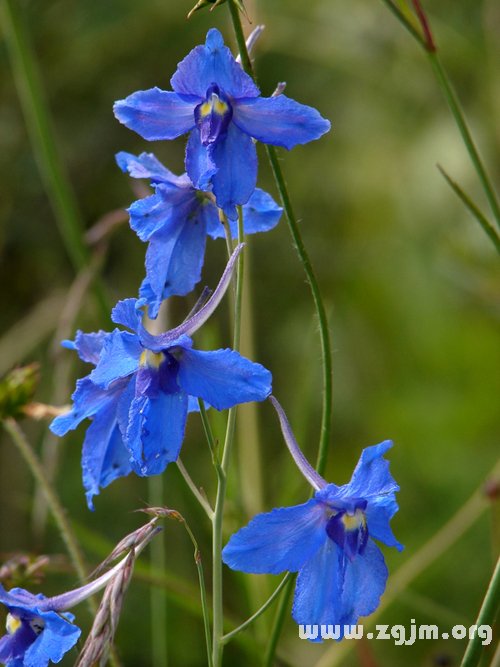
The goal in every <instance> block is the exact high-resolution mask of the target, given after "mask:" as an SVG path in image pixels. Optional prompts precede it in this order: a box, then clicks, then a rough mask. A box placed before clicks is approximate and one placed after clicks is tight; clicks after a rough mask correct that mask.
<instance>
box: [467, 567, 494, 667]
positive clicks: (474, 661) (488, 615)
mask: <svg viewBox="0 0 500 667" xmlns="http://www.w3.org/2000/svg"><path fill="white" fill-rule="evenodd" d="M499 602H500V558H499V559H498V560H497V564H496V567H495V571H494V572H493V576H492V577H491V581H490V584H489V586H488V590H487V591H486V595H485V596H484V600H483V604H482V605H481V609H480V611H479V615H478V617H477V621H476V625H477V626H480V625H489V626H490V627H492V626H493V624H494V622H495V617H496V614H497V611H498V608H499ZM482 648H483V645H482V640H481V637H479V635H478V633H477V628H476V632H475V634H474V636H473V637H472V639H471V640H470V641H469V643H468V645H467V648H466V649H465V653H464V657H463V659H462V663H461V667H476V666H477V665H478V664H479V660H480V659H481V651H482Z"/></svg>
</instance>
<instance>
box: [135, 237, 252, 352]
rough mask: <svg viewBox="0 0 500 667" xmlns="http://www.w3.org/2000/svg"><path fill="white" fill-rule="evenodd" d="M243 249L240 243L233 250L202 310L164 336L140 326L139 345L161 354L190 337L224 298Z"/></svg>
mask: <svg viewBox="0 0 500 667" xmlns="http://www.w3.org/2000/svg"><path fill="white" fill-rule="evenodd" d="M243 247H244V244H243V243H240V245H238V246H237V247H236V248H235V250H234V252H233V254H232V255H231V257H230V259H229V261H228V263H227V265H226V268H225V270H224V273H223V274H222V277H221V279H220V281H219V284H218V285H217V287H216V289H215V290H214V292H213V294H212V296H211V297H210V299H209V300H208V301H207V302H206V304H205V305H204V306H203V307H202V308H200V310H198V311H197V312H196V313H195V314H194V315H193V316H192V317H190V318H188V319H187V320H186V321H185V322H183V323H182V324H180V325H179V326H178V327H175V329H171V330H170V331H167V332H166V333H164V334H160V335H159V336H153V335H151V334H150V333H149V332H148V331H146V329H144V327H143V326H142V325H141V327H140V329H139V331H138V333H139V337H140V340H141V343H142V344H143V346H144V347H145V348H147V349H148V350H152V351H153V352H161V351H162V350H165V349H167V348H168V347H170V346H171V345H173V344H174V343H175V342H176V341H178V339H179V338H180V337H181V336H183V335H188V336H190V335H191V334H193V333H194V332H195V331H196V330H197V329H199V328H200V327H201V326H202V325H203V324H204V323H205V322H206V321H207V320H208V318H209V317H210V316H211V315H212V313H213V312H214V310H215V309H216V308H217V306H218V305H219V303H220V302H221V300H222V297H223V296H224V294H225V293H226V290H227V288H228V287H229V283H230V281H231V277H232V275H233V271H234V267H235V265H236V261H237V259H238V256H239V254H240V252H241V251H242V250H243Z"/></svg>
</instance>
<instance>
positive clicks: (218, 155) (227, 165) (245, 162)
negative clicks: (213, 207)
mask: <svg viewBox="0 0 500 667" xmlns="http://www.w3.org/2000/svg"><path fill="white" fill-rule="evenodd" d="M212 155H213V161H214V162H215V164H216V166H217V172H216V173H215V174H214V175H213V176H212V187H213V192H214V195H215V199H216V201H217V206H218V207H219V208H222V209H223V211H224V213H225V214H226V215H227V217H228V218H229V219H230V220H236V219H237V217H238V212H237V210H236V206H238V205H240V204H246V203H247V201H248V200H249V199H250V196H251V194H252V192H253V191H254V190H255V184H256V183H257V151H256V149H255V145H254V143H253V141H252V139H251V137H250V136H249V135H248V134H245V133H244V132H241V131H240V130H239V129H238V128H237V127H236V125H235V124H234V123H230V125H229V127H228V130H227V134H226V136H225V137H224V139H221V140H220V141H218V142H217V143H215V144H214V145H213V153H212Z"/></svg>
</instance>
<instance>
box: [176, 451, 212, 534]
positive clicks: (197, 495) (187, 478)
mask: <svg viewBox="0 0 500 667" xmlns="http://www.w3.org/2000/svg"><path fill="white" fill-rule="evenodd" d="M176 465H177V468H178V469H179V472H180V473H181V475H182V477H183V479H184V481H185V482H186V484H187V485H188V487H189V490H190V491H191V493H192V494H193V496H194V497H195V498H196V500H197V501H198V502H199V503H200V505H201V506H202V507H203V509H204V510H205V513H206V515H207V516H208V518H209V519H210V521H211V520H212V519H213V516H214V511H213V509H212V508H211V507H210V503H209V502H208V500H207V499H206V498H205V497H204V496H203V494H202V493H200V490H199V489H198V487H197V486H196V484H195V483H194V482H193V480H192V479H191V475H190V474H189V473H188V471H187V470H186V468H185V467H184V464H183V463H182V461H181V460H180V458H179V459H177V461H176Z"/></svg>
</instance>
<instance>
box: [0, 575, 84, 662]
mask: <svg viewBox="0 0 500 667" xmlns="http://www.w3.org/2000/svg"><path fill="white" fill-rule="evenodd" d="M47 599H48V598H46V597H45V596H44V595H41V594H39V595H33V594H32V593H29V592H28V591H25V590H23V589H22V588H13V589H12V590H11V591H9V592H8V593H7V591H5V590H4V588H3V587H2V586H0V602H1V603H2V604H4V605H6V607H7V610H8V614H7V622H6V628H7V634H6V635H4V636H3V637H2V638H1V639H0V664H2V665H7V667H46V666H47V665H48V664H49V662H54V663H55V662H60V661H61V660H62V658H63V656H64V654H65V653H67V652H68V651H69V650H70V649H71V648H73V646H74V645H75V644H76V642H77V641H78V637H79V636H80V634H81V630H80V628H79V627H78V626H76V625H73V623H72V621H73V619H74V618H75V617H74V616H73V615H72V614H68V613H66V614H64V615H62V614H60V613H58V612H57V611H54V610H53V609H51V610H47V609H44V607H43V605H44V602H45V601H46V600H47ZM58 611H59V610H58Z"/></svg>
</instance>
